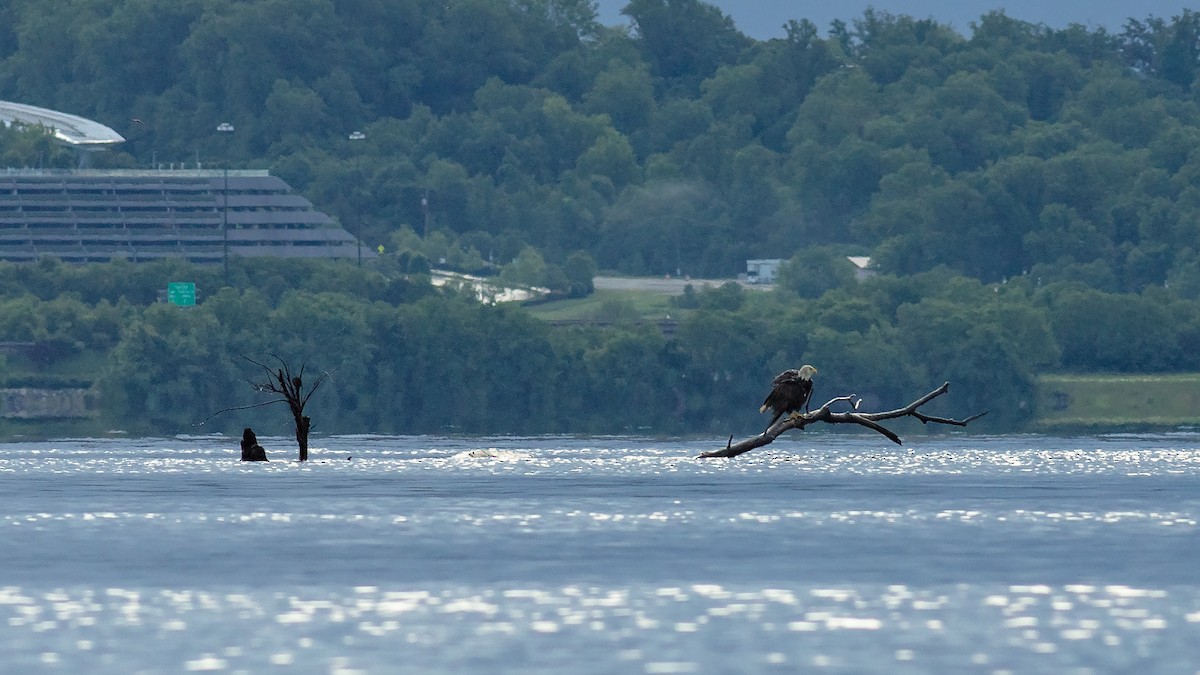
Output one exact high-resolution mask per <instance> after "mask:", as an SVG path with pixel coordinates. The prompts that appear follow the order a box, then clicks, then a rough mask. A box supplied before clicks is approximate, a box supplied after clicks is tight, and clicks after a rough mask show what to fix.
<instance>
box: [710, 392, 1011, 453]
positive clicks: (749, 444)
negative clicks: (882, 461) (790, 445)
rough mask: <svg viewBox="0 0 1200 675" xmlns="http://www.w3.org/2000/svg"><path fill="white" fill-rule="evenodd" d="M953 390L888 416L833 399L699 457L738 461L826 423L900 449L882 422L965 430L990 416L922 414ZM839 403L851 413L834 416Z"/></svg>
mask: <svg viewBox="0 0 1200 675" xmlns="http://www.w3.org/2000/svg"><path fill="white" fill-rule="evenodd" d="M949 389H950V383H949V382H945V383H943V384H942V386H940V387H938V388H937V389H934V390H933V391H931V392H929V393H928V394H925V395H924V396H922V397H921V398H919V399H917V400H915V401H913V402H912V403H909V404H908V405H906V406H904V407H903V408H896V409H895V410H888V411H884V412H859V410H858V406H859V404H860V403H861V402H862V400H861V399H858V398H857V397H855V396H854V395H853V394H851V395H849V396H838V397H837V398H834V399H830V400H829V402H827V403H826V404H825V405H823V406H821V407H820V408H818V409H816V410H814V411H812V412H807V413H800V412H795V413H792V414H791V415H788V416H787V417H784V418H783V419H781V420H779V421H777V422H775V423H774V424H772V425H771V426H770V427H768V428H767V430H766V431H764V432H763V433H761V434H759V435H758V436H754V437H751V438H747V439H746V440H744V441H741V442H738V443H733V437H732V436H730V437H729V444H727V445H726V446H725V447H724V448H722V449H720V450H713V451H710V452H705V453H702V454H700V455H699V457H737V456H738V455H740V454H742V453H744V452H750V451H751V450H754V449H756V448H761V447H763V446H764V445H769V444H770V443H772V442H774V440H775V439H776V438H779V436H780V435H781V434H782V433H783V432H785V431H788V430H790V429H803V428H805V427H806V426H808V425H809V424H812V423H814V422H825V423H827V424H858V425H860V426H864V427H866V428H868V429H870V430H872V431H874V432H877V433H880V434H883V435H884V436H886V437H887V438H888V439H889V440H891V441H892V442H893V443H895V444H897V445H900V437H899V436H897V435H896V434H895V433H893V432H892V431H891V430H889V429H887V428H886V427H884V426H883V425H881V424H879V422H881V421H884V420H893V419H898V418H901V417H914V418H916V419H918V420H921V423H922V424H929V423H931V422H932V423H934V424H949V425H953V426H959V427H965V426H967V425H968V424H970V423H971V422H973V421H975V420H977V419H979V418H980V417H983V416H984V415H986V414H987V411H986V410H985V411H984V412H981V413H978V414H975V415H972V416H970V417H968V418H966V419H962V420H955V419H950V418H946V417H934V416H932V415H926V414H925V413H923V412H921V411H920V408H921V406H923V405H925V404H926V403H928V402H930V401H932V400H933V399H935V398H937V397H938V396H941V395H942V394H944V393H946V392H947V391H948V390H949ZM838 403H846V404H849V406H850V410H848V411H845V412H834V411H833V406H834V405H836V404H838Z"/></svg>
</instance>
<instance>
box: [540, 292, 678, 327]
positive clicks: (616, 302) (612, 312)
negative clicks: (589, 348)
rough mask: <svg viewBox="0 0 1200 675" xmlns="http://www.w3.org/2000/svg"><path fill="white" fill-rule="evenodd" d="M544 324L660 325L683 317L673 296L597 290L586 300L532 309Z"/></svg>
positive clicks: (559, 301) (559, 302) (569, 301)
mask: <svg viewBox="0 0 1200 675" xmlns="http://www.w3.org/2000/svg"><path fill="white" fill-rule="evenodd" d="M529 311H530V313H531V314H533V315H534V316H536V317H537V318H539V319H543V320H545V321H659V320H662V319H666V318H667V317H673V318H676V319H677V318H679V317H680V315H681V314H682V313H683V312H682V310H680V309H679V308H677V307H674V306H672V305H671V296H669V295H664V294H662V293H653V292H649V291H623V290H597V291H596V292H594V293H592V294H591V295H589V296H588V297H586V298H574V299H571V300H556V301H554V302H546V303H542V304H538V305H531V306H529Z"/></svg>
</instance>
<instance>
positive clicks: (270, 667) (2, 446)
mask: <svg viewBox="0 0 1200 675" xmlns="http://www.w3.org/2000/svg"><path fill="white" fill-rule="evenodd" d="M261 440H262V441H263V444H264V445H265V446H266V447H267V449H268V452H269V453H270V455H271V457H272V458H273V460H272V461H271V462H270V463H268V464H251V463H243V462H239V461H237V460H236V457H237V455H238V451H237V439H233V438H222V437H178V438H147V439H119V440H108V439H105V440H89V439H69V440H61V441H51V442H37V443H32V442H30V443H18V442H10V443H0V533H2V536H0V547H2V548H0V551H2V554H0V654H2V655H3V657H2V658H3V665H2V666H0V670H3V672H5V673H26V672H28V673H42V672H46V673H82V672H87V673H140V672H141V673H176V672H229V673H238V672H245V673H262V672H268V673H269V672H280V673H283V672H305V673H309V672H311V673H396V672H400V673H651V674H654V673H758V672H762V673H795V672H825V673H872V672H875V673H929V672H944V673H1003V672H1012V673H1030V672H1045V673H1109V672H1129V673H1134V672H1136V673H1150V672H1154V673H1197V672H1200V560H1198V556H1200V531H1198V529H1197V521H1198V519H1200V434H1196V433H1184V432H1180V433H1174V434H1160V435H1113V436H1092V437H1074V438H1056V437H1046V436H1009V437H980V436H971V435H944V436H934V437H912V438H909V439H906V440H907V441H908V442H909V444H908V445H906V446H904V447H899V446H894V445H891V444H889V443H888V442H887V441H886V440H884V439H881V438H878V437H871V436H859V435H845V434H820V433H811V432H809V433H804V434H795V435H793V436H789V437H785V438H784V439H781V440H779V441H777V442H776V443H774V444H773V445H771V446H768V447H766V448H763V449H760V450H758V451H755V452H752V453H749V454H747V455H743V456H741V457H739V458H736V459H733V460H724V459H708V460H697V459H694V458H693V457H694V455H695V454H696V453H698V452H700V451H703V450H710V449H713V448H715V447H719V446H721V445H722V444H723V439H709V440H690V439H689V440H679V439H674V440H670V439H668V440H655V439H643V438H625V437H609V438H564V437H537V438H500V439H496V438H489V439H469V438H438V437H382V436H342V437H328V438H317V439H314V448H313V450H312V452H311V456H310V457H311V460H312V461H310V462H308V463H305V464H300V463H297V462H295V461H291V460H292V459H293V458H294V456H295V449H294V447H289V444H288V441H287V439H284V438H261Z"/></svg>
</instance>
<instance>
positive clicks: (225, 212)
mask: <svg viewBox="0 0 1200 675" xmlns="http://www.w3.org/2000/svg"><path fill="white" fill-rule="evenodd" d="M217 131H218V132H220V133H221V135H222V136H224V137H226V138H228V137H229V134H231V133H233V125H232V124H230V123H229V122H221V123H220V124H218V125H217ZM224 145H225V170H224V176H225V180H224V181H223V182H224V185H223V186H222V187H221V264H222V266H223V267H224V271H225V285H226V286H228V285H229V143H228V142H226V143H225V144H224Z"/></svg>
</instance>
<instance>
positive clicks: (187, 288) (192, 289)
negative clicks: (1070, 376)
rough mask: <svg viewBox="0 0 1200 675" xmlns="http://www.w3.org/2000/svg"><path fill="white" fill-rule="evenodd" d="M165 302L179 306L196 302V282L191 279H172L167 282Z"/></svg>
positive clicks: (189, 305) (186, 305) (187, 305)
mask: <svg viewBox="0 0 1200 675" xmlns="http://www.w3.org/2000/svg"><path fill="white" fill-rule="evenodd" d="M167 302H169V303H171V304H173V305H180V306H181V307H191V306H192V305H194V304H196V284H195V283H194V282H191V281H172V282H171V283H169V284H167Z"/></svg>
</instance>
